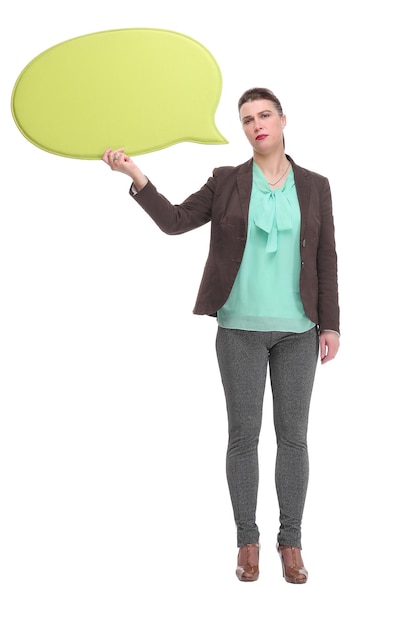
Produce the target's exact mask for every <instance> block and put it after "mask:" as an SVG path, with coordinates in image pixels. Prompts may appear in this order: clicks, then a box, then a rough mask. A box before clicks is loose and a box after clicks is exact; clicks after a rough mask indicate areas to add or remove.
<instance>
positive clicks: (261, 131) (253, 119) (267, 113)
mask: <svg viewBox="0 0 417 626" xmlns="http://www.w3.org/2000/svg"><path fill="white" fill-rule="evenodd" d="M239 114H240V120H241V122H242V126H243V130H244V132H245V135H246V137H247V138H248V140H249V143H250V144H251V146H252V148H253V150H254V151H255V152H259V153H260V154H268V153H269V152H274V151H276V150H277V149H278V148H280V147H282V143H283V135H282V131H283V128H284V127H285V122H286V118H285V115H280V114H279V113H278V111H277V109H276V108H275V105H274V103H273V102H271V100H253V101H252V102H245V103H244V104H242V106H241V107H240V111H239Z"/></svg>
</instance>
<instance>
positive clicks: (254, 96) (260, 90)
mask: <svg viewBox="0 0 417 626" xmlns="http://www.w3.org/2000/svg"><path fill="white" fill-rule="evenodd" d="M253 100H270V101H271V102H273V103H274V106H275V108H276V110H277V111H278V113H279V114H280V115H283V111H282V106H281V102H280V101H279V100H278V98H277V97H276V95H275V94H274V93H272V91H271V90H270V89H265V88H264V87H253V88H252V89H247V90H246V91H245V93H243V94H242V95H241V96H240V98H239V102H238V110H239V111H240V108H241V106H242V104H245V102H253Z"/></svg>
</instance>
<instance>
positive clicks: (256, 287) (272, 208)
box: [217, 162, 315, 333]
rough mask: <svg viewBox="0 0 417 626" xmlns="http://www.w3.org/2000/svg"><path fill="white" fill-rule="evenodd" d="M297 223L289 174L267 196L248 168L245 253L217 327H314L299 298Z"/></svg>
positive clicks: (255, 170)
mask: <svg viewBox="0 0 417 626" xmlns="http://www.w3.org/2000/svg"><path fill="white" fill-rule="evenodd" d="M300 222H301V218H300V205H299V203H298V197H297V192H296V188H295V181H294V173H293V171H292V168H291V169H290V171H289V173H288V176H287V179H286V181H285V184H284V186H283V187H281V188H280V189H275V190H274V191H272V190H271V189H270V187H269V184H268V182H267V180H266V178H265V176H264V174H263V172H262V171H261V169H260V168H259V167H258V166H257V165H256V163H255V162H254V163H253V185H252V193H251V198H250V203H249V215H248V236H247V241H246V246H245V251H244V254H243V259H242V263H241V265H240V268H239V271H238V274H237V277H236V280H235V282H234V285H233V288H232V291H231V292H230V295H229V298H228V299H227V301H226V303H225V304H224V305H223V307H222V308H221V309H220V310H219V311H218V312H217V321H218V324H219V326H223V327H224V328H237V329H241V330H259V331H286V332H296V333H300V332H305V331H307V330H309V329H310V328H313V326H315V324H314V323H313V322H312V321H311V320H310V319H309V318H308V317H307V316H306V314H305V312H304V308H303V305H302V302H301V297H300V292H299V279H300V264H301V260H300Z"/></svg>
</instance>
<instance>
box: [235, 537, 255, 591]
mask: <svg viewBox="0 0 417 626" xmlns="http://www.w3.org/2000/svg"><path fill="white" fill-rule="evenodd" d="M259 547H260V546H259V543H247V544H246V545H244V546H241V547H240V548H239V553H238V555H237V569H236V576H237V577H238V578H239V580H241V581H242V582H247V583H249V582H253V581H255V580H258V577H259Z"/></svg>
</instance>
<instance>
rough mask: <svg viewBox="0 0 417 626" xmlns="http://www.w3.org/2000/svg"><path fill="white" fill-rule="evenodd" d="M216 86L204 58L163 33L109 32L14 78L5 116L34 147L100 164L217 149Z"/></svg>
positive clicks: (46, 57)
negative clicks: (117, 156)
mask: <svg viewBox="0 0 417 626" xmlns="http://www.w3.org/2000/svg"><path fill="white" fill-rule="evenodd" d="M221 87H222V79H221V74H220V70H219V67H218V65H217V63H216V61H215V59H214V58H213V56H212V55H211V54H210V52H209V51H208V50H207V49H206V48H205V47H204V46H202V45H201V44H200V43H198V42H197V41H195V40H194V39H191V38H190V37H187V36H185V35H182V34H180V33H176V32H173V31H169V30H160V29H152V28H132V29H121V30H109V31H103V32H98V33H92V34H89V35H84V36H82V37H76V38H74V39H69V40H68V41H64V42H62V43H60V44H58V45H56V46H53V47H52V48H49V49H48V50H45V51H44V52H42V53H41V54H40V55H39V56H37V57H35V58H34V59H33V60H32V61H31V62H30V63H29V64H28V65H27V66H26V67H25V68H24V69H23V71H22V72H21V73H20V75H19V77H18V79H17V81H16V83H15V85H14V89H13V94H12V115H13V118H14V121H15V123H16V125H17V127H18V128H19V130H20V131H21V133H22V134H23V135H24V136H25V137H26V139H28V140H29V141H30V142H32V143H33V144H35V145H36V146H37V147H38V148H41V149H43V150H46V151H47V152H52V153H53V154H58V155H60V156H66V157H73V158H79V159H99V158H101V155H102V154H103V152H104V151H105V149H106V148H108V147H113V148H119V147H123V148H124V149H125V151H126V153H127V154H130V155H137V154H144V153H146V152H152V151H155V150H160V149H162V148H165V147H167V146H171V145H173V144H176V143H180V142H183V141H191V142H196V143H204V144H224V143H228V141H227V140H226V139H225V138H224V137H223V136H222V135H221V134H220V133H219V131H218V130H217V128H216V125H215V123H214V114H215V112H216V109H217V105H218V102H219V99H220V93H221Z"/></svg>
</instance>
